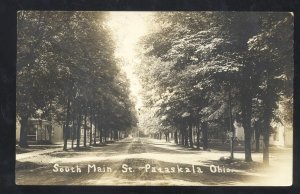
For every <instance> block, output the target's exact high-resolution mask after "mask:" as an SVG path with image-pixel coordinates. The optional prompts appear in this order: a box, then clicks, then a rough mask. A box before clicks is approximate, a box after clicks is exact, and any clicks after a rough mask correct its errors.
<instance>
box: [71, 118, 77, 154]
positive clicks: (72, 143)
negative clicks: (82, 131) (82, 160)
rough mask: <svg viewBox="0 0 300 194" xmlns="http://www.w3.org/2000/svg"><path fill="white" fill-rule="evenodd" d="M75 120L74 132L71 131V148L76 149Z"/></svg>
mask: <svg viewBox="0 0 300 194" xmlns="http://www.w3.org/2000/svg"><path fill="white" fill-rule="evenodd" d="M75 129H76V128H75V118H74V117H73V119H72V131H71V148H72V149H74V139H75V131H76V130H75Z"/></svg>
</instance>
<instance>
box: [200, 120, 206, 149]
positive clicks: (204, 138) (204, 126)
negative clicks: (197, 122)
mask: <svg viewBox="0 0 300 194" xmlns="http://www.w3.org/2000/svg"><path fill="white" fill-rule="evenodd" d="M207 127H208V125H207V122H203V123H202V127H201V128H202V133H203V134H202V135H203V150H207V149H208V129H207Z"/></svg>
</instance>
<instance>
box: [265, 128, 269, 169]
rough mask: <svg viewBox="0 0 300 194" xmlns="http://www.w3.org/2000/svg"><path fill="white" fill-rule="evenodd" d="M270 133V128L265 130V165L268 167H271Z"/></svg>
mask: <svg viewBox="0 0 300 194" xmlns="http://www.w3.org/2000/svg"><path fill="white" fill-rule="evenodd" d="M269 132H270V128H269V127H266V128H265V133H264V146H263V163H264V165H266V166H269Z"/></svg>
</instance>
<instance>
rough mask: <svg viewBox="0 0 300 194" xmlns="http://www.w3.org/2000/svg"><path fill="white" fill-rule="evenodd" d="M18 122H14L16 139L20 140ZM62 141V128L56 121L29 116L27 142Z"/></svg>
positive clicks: (50, 142) (47, 142) (48, 142)
mask: <svg viewBox="0 0 300 194" xmlns="http://www.w3.org/2000/svg"><path fill="white" fill-rule="evenodd" d="M20 127H21V126H20V123H19V122H18V121H17V123H16V141H17V142H19V140H20ZM62 141H63V128H62V126H61V125H59V124H57V123H51V122H50V121H47V120H42V119H35V118H30V119H29V120H28V128H27V142H28V144H29V145H30V144H52V143H58V142H62Z"/></svg>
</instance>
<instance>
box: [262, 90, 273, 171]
mask: <svg viewBox="0 0 300 194" xmlns="http://www.w3.org/2000/svg"><path fill="white" fill-rule="evenodd" d="M268 91H269V89H267V94H268V93H270V91H269V92H268ZM265 98H266V99H265V100H264V108H265V110H264V133H263V134H264V146H263V163H264V165H266V166H268V165H269V138H270V128H271V126H270V123H271V120H272V107H271V104H270V103H271V100H269V99H270V98H271V97H268V96H266V97H265Z"/></svg>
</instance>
